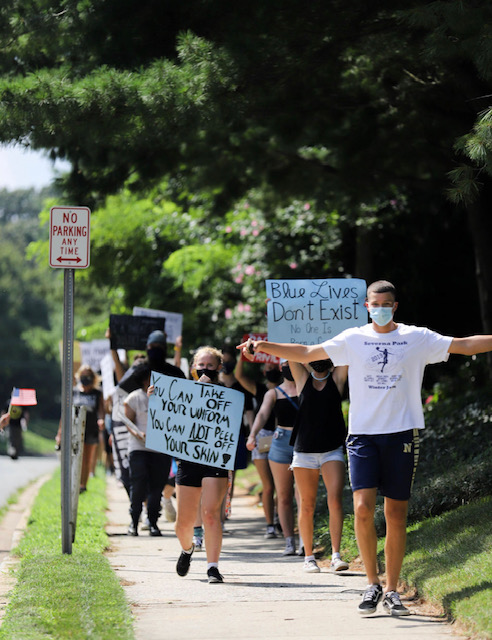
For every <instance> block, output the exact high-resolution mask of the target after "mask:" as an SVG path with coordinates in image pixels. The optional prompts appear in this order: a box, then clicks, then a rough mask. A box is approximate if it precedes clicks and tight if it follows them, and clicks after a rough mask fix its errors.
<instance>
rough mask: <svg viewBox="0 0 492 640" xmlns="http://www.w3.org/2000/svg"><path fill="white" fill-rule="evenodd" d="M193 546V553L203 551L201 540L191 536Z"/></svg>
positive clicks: (198, 537)
mask: <svg viewBox="0 0 492 640" xmlns="http://www.w3.org/2000/svg"><path fill="white" fill-rule="evenodd" d="M193 544H194V545H195V551H201V550H202V549H203V538H202V537H201V536H193Z"/></svg>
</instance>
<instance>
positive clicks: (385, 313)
mask: <svg viewBox="0 0 492 640" xmlns="http://www.w3.org/2000/svg"><path fill="white" fill-rule="evenodd" d="M369 315H370V316H371V320H374V322H375V323H376V324H377V325H378V326H380V327H385V326H386V325H387V324H388V323H389V322H391V321H392V320H393V307H369Z"/></svg>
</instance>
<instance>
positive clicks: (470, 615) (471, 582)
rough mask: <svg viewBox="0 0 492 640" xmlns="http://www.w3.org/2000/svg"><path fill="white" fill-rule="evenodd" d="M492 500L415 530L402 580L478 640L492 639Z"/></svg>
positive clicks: (412, 529)
mask: <svg viewBox="0 0 492 640" xmlns="http://www.w3.org/2000/svg"><path fill="white" fill-rule="evenodd" d="M491 522H492V497H489V498H485V499H482V500H479V501H477V502H475V503H473V504H470V505H465V506H463V507H460V508H458V509H455V510H454V511H450V512H448V513H445V514H442V515H440V516H437V517H435V518H429V519H428V520H424V521H423V522H419V523H417V524H415V525H413V526H411V527H410V528H409V534H408V544H407V555H406V557H405V560H404V563H403V569H402V577H403V578H404V579H405V580H406V581H407V582H409V583H410V584H412V585H414V586H416V587H417V589H418V591H419V593H420V594H421V595H424V597H425V598H426V599H427V600H429V601H430V602H433V603H434V604H437V605H442V606H443V608H444V610H445V611H446V613H447V614H448V615H450V616H451V617H452V618H454V619H457V620H458V621H459V622H460V623H462V624H463V625H464V626H465V628H466V629H467V630H468V632H471V633H473V634H476V635H475V637H478V638H486V639H487V640H489V639H490V638H492V608H491V606H490V605H491V603H492V527H491Z"/></svg>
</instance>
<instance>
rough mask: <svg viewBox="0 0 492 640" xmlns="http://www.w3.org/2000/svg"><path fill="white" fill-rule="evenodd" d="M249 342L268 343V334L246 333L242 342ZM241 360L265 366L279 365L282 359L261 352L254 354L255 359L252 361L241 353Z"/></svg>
mask: <svg viewBox="0 0 492 640" xmlns="http://www.w3.org/2000/svg"><path fill="white" fill-rule="evenodd" d="M247 340H255V341H256V340H266V341H268V334H267V333H258V332H257V333H245V334H244V336H243V339H242V342H246V341H247ZM241 360H245V361H246V362H256V363H258V364H265V363H266V362H272V363H273V364H278V363H279V362H280V358H277V357H276V356H271V355H269V354H268V353H261V352H260V351H256V352H255V354H254V359H253V360H250V359H249V358H246V357H245V356H244V354H243V353H242V352H241Z"/></svg>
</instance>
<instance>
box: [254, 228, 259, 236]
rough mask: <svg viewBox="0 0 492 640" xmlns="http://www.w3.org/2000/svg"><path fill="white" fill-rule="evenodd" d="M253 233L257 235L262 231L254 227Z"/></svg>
mask: <svg viewBox="0 0 492 640" xmlns="http://www.w3.org/2000/svg"><path fill="white" fill-rule="evenodd" d="M253 235H254V236H255V237H256V236H258V235H260V232H259V231H258V229H253Z"/></svg>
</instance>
